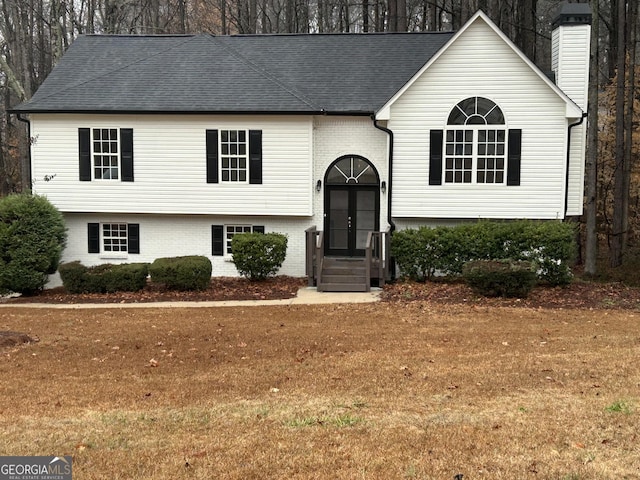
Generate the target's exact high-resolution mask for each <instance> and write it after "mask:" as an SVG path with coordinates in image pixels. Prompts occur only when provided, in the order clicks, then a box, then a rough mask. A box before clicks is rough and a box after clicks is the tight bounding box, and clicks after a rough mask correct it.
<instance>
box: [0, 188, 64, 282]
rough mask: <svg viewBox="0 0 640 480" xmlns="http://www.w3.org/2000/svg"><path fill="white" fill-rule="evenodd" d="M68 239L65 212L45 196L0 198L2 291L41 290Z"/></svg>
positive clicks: (23, 195)
mask: <svg viewBox="0 0 640 480" xmlns="http://www.w3.org/2000/svg"><path fill="white" fill-rule="evenodd" d="M66 240H67V233H66V229H65V226H64V219H63V217H62V214H61V213H60V212H59V211H58V210H57V209H56V208H55V207H54V206H53V205H52V204H51V203H50V202H49V201H48V200H47V199H46V198H45V197H42V196H39V195H31V194H17V195H9V196H8V197H5V198H2V199H0V290H5V291H7V290H8V291H12V292H17V293H22V294H31V293H34V292H36V291H39V290H42V289H43V288H44V286H45V284H46V283H47V280H48V277H49V275H50V274H52V273H55V271H56V270H57V269H58V264H59V262H60V258H61V257H62V251H63V250H64V247H65V245H66Z"/></svg>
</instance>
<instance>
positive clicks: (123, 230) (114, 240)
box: [88, 222, 140, 257]
mask: <svg viewBox="0 0 640 480" xmlns="http://www.w3.org/2000/svg"><path fill="white" fill-rule="evenodd" d="M88 242H89V253H100V254H104V255H105V256H114V257H126V256H127V254H129V253H140V224H138V223H124V222H122V223H115V222H105V223H89V224H88Z"/></svg>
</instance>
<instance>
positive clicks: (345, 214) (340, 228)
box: [324, 184, 380, 257]
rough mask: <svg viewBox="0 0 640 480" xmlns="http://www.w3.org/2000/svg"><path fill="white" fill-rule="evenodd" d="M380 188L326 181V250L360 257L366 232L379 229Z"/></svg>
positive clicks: (332, 253) (336, 253)
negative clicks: (335, 183) (327, 183)
mask: <svg viewBox="0 0 640 480" xmlns="http://www.w3.org/2000/svg"><path fill="white" fill-rule="evenodd" d="M379 201H380V198H379V188H378V187H377V186H365V185H353V184H348V185H327V187H326V188H325V219H324V231H325V235H326V236H327V237H326V238H325V254H326V255H335V256H348V257H361V256H364V254H365V246H366V243H367V235H368V234H369V232H371V231H377V230H378V229H379V223H380V222H379V217H380V215H379V213H380V211H379Z"/></svg>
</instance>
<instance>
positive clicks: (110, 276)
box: [102, 263, 149, 293]
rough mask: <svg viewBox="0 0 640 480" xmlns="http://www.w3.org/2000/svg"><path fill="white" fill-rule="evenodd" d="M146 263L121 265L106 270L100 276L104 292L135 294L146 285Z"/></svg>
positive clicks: (147, 267)
mask: <svg viewBox="0 0 640 480" xmlns="http://www.w3.org/2000/svg"><path fill="white" fill-rule="evenodd" d="M148 274H149V264H148V263H122V264H120V265H113V266H112V268H110V269H106V270H105V271H104V273H103V275H102V280H103V282H104V289H105V291H106V292H108V293H111V292H137V291H139V290H142V289H143V288H144V287H145V285H146V284H147V275H148Z"/></svg>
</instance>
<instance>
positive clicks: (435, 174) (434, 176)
mask: <svg viewBox="0 0 640 480" xmlns="http://www.w3.org/2000/svg"><path fill="white" fill-rule="evenodd" d="M429 137H430V140H429V185H442V140H443V137H444V132H443V131H442V130H431V132H429Z"/></svg>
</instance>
